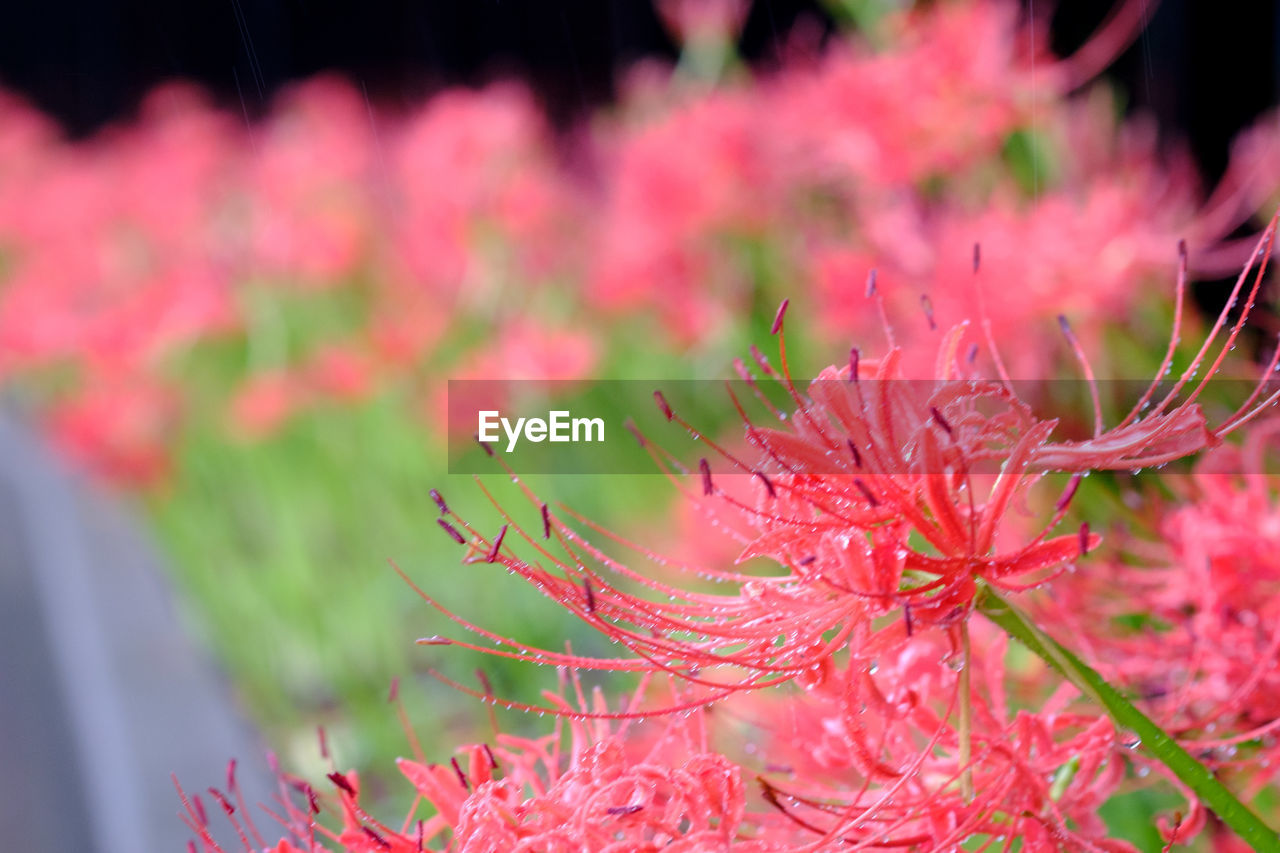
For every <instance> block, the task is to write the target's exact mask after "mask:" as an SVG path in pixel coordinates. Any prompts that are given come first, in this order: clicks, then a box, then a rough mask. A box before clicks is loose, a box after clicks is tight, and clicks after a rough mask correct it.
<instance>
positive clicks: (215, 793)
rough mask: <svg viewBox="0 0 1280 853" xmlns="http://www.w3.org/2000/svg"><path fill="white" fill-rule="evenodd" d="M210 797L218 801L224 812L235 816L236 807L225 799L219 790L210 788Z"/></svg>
mask: <svg viewBox="0 0 1280 853" xmlns="http://www.w3.org/2000/svg"><path fill="white" fill-rule="evenodd" d="M209 796H211V797H213V798H214V799H215V800H217V801H218V805H220V806H222V810H223V811H224V812H226V813H227V814H228V815H233V814H235V813H236V807H235V806H234V805H232V803H231V801H230V800H228V799H227V798H226V797H224V796H223V795H222V792H221V791H219V790H218V789H217V788H210V789H209Z"/></svg>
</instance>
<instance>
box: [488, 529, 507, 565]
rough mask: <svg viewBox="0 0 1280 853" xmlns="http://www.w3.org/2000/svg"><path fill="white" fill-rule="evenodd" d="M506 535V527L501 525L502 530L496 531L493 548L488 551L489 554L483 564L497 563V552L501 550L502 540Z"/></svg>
mask: <svg viewBox="0 0 1280 853" xmlns="http://www.w3.org/2000/svg"><path fill="white" fill-rule="evenodd" d="M506 535H507V525H505V524H504V525H502V529H501V530H499V531H498V535H497V536H495V537H494V539H493V547H492V548H490V549H489V554H488V556H486V557H485V562H487V563H492V562H496V561H497V559H498V550H499V549H500V548H502V540H503V538H504V537H505V536H506Z"/></svg>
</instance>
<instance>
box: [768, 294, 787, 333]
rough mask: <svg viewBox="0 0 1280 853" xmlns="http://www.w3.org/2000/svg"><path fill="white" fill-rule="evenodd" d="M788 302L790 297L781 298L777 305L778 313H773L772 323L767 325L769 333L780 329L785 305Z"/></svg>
mask: <svg viewBox="0 0 1280 853" xmlns="http://www.w3.org/2000/svg"><path fill="white" fill-rule="evenodd" d="M790 304H791V300H790V299H784V300H782V304H781V305H779V306H778V313H777V314H775V315H773V325H772V326H770V327H769V334H771V335H776V334H778V332H781V331H782V318H783V317H785V316H786V314H787V306H788V305H790Z"/></svg>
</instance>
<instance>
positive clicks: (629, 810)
mask: <svg viewBox="0 0 1280 853" xmlns="http://www.w3.org/2000/svg"><path fill="white" fill-rule="evenodd" d="M643 808H644V806H609V808H607V809H605V812H606V813H607V814H611V815H629V814H635V813H636V812H638V811H640V810H641V809H643Z"/></svg>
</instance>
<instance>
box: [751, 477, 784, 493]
mask: <svg viewBox="0 0 1280 853" xmlns="http://www.w3.org/2000/svg"><path fill="white" fill-rule="evenodd" d="M751 473H752V474H754V475H755V476H757V477H759V478H760V482H762V483H764V489H765V491H766V492H768V493H769V497H771V498H776V497H777V496H778V493H777V491H775V490H774V488H773V481H772V480H770V479H769V478H768V477H766V476H765V475H764V472H762V471H752V472H751Z"/></svg>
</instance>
